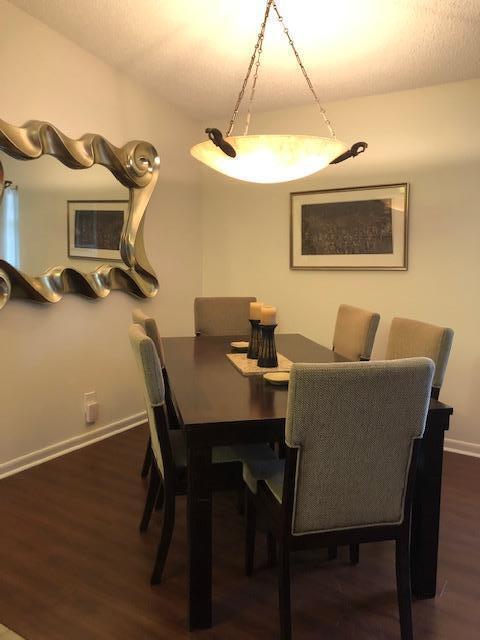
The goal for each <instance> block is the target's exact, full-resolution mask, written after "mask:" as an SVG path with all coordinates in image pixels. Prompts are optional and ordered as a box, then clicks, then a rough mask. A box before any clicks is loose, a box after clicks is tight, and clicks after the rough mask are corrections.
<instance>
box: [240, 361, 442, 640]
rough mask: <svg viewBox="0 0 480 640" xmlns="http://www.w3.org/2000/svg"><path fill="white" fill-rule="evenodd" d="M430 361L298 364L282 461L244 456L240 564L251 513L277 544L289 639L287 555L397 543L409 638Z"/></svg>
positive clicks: (249, 561)
mask: <svg viewBox="0 0 480 640" xmlns="http://www.w3.org/2000/svg"><path fill="white" fill-rule="evenodd" d="M433 371H434V365H433V362H432V361H431V360H430V359H428V358H410V359H404V360H396V361H383V362H381V361H375V362H365V363H360V362H345V363H333V364H294V365H293V367H292V371H291V376H290V386H289V390H288V404H287V417H286V425H285V444H286V456H285V460H278V459H277V460H275V461H270V462H258V461H257V462H247V463H245V464H244V469H243V474H244V480H245V482H246V484H247V486H248V490H247V507H246V545H245V551H246V553H245V569H246V573H247V575H251V574H252V571H253V564H254V545H255V528H256V514H257V513H261V514H263V516H264V517H267V518H268V521H269V525H268V526H269V528H270V531H271V534H272V535H273V536H274V537H275V539H276V541H277V542H278V547H279V553H278V579H279V605H280V606H279V609H280V629H281V638H282V640H287V639H290V638H291V633H292V632H291V611H290V553H291V552H292V551H295V550H299V549H305V548H314V547H328V546H330V545H345V544H346V545H348V544H352V543H356V544H358V543H360V542H380V541H385V540H394V541H395V545H396V575H397V599H398V606H399V612H400V628H401V637H402V640H412V638H413V630H412V612H411V586H410V514H411V507H412V499H413V484H414V476H415V470H416V463H417V458H418V454H419V446H420V443H421V438H422V435H423V431H424V428H425V422H426V417H427V411H428V406H429V399H430V387H431V383H432V378H433Z"/></svg>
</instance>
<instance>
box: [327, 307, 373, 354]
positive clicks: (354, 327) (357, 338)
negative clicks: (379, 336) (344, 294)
mask: <svg viewBox="0 0 480 640" xmlns="http://www.w3.org/2000/svg"><path fill="white" fill-rule="evenodd" d="M379 321H380V316H379V314H378V313H373V312H372V311H367V310H366V309H359V308H358V307H351V306H350V305H348V304H341V305H340V306H339V308H338V314H337V322H336V324H335V333H334V336H333V350H334V351H335V352H336V353H339V354H340V355H342V356H344V357H345V358H348V359H349V360H370V356H371V355H372V349H373V342H374V340H375V334H376V333H377V328H378V323H379Z"/></svg>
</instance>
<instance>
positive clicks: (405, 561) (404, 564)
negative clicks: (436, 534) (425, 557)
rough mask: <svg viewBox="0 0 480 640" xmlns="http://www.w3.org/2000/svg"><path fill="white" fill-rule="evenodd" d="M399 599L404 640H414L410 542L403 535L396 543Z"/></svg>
mask: <svg viewBox="0 0 480 640" xmlns="http://www.w3.org/2000/svg"><path fill="white" fill-rule="evenodd" d="M395 560H396V569H397V599H398V609H399V613H400V631H401V637H402V640H413V626H412V588H411V581H410V540H409V536H408V534H407V535H402V536H401V537H400V538H399V539H398V540H397V541H396V558H395Z"/></svg>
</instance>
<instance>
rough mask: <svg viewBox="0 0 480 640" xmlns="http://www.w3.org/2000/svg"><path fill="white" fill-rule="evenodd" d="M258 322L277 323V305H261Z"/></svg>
mask: <svg viewBox="0 0 480 640" xmlns="http://www.w3.org/2000/svg"><path fill="white" fill-rule="evenodd" d="M260 324H277V307H269V306H263V307H262V315H261V318H260Z"/></svg>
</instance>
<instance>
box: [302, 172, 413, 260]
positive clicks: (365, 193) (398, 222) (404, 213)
mask: <svg viewBox="0 0 480 640" xmlns="http://www.w3.org/2000/svg"><path fill="white" fill-rule="evenodd" d="M290 198H291V227H290V268H291V269H331V270H334V269H347V270H348V269H349V270H397V271H406V270H407V257H408V256H407V240H408V184H407V183H400V184H384V185H375V186H369V187H351V188H344V189H325V190H322V191H300V192H297V193H291V194H290Z"/></svg>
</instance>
